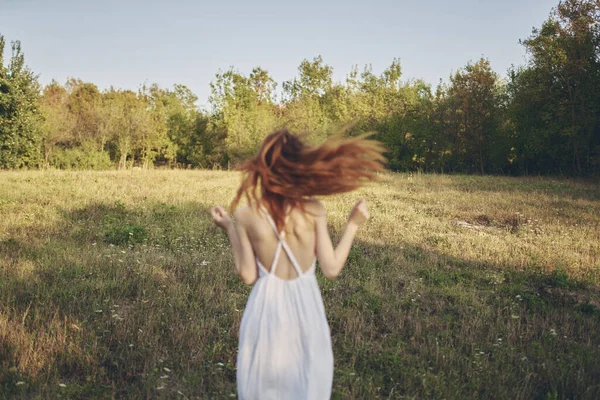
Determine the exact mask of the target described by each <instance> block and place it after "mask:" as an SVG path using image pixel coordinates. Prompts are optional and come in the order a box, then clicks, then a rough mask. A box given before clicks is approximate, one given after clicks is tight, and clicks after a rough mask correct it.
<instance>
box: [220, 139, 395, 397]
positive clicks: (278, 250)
mask: <svg viewBox="0 0 600 400" xmlns="http://www.w3.org/2000/svg"><path fill="white" fill-rule="evenodd" d="M383 151H384V149H383V147H382V146H381V144H380V143H379V142H374V141H370V140H366V139H365V137H364V136H362V137H357V138H350V139H330V140H328V141H326V142H325V143H324V144H322V145H321V146H318V147H309V146H306V145H304V144H303V143H302V141H301V140H300V138H298V137H297V136H295V135H292V134H290V133H289V132H287V131H280V132H275V133H273V134H271V135H269V136H268V137H267V138H266V139H265V141H264V142H263V144H262V147H261V149H260V151H259V153H258V155H257V156H256V157H255V158H254V159H251V160H249V161H247V162H246V163H245V164H244V165H243V166H242V170H243V171H244V172H245V176H244V178H243V180H242V184H241V187H240V188H239V190H238V192H237V196H236V197H235V199H234V201H233V203H232V205H231V209H234V208H235V207H236V206H237V204H238V203H239V201H240V200H241V198H242V197H246V199H247V200H248V206H246V207H242V208H239V209H238V210H237V211H236V212H235V214H234V216H235V224H234V223H233V222H232V220H231V218H230V217H229V215H228V214H227V212H226V211H225V210H224V209H223V208H222V207H220V206H219V207H215V208H214V209H212V210H211V211H212V216H213V220H214V222H215V224H217V225H218V226H219V227H221V228H223V229H224V230H225V231H226V232H227V234H228V236H229V240H230V241H231V247H232V249H233V255H234V260H235V270H236V272H237V273H238V274H239V275H240V277H241V278H242V280H243V281H244V283H246V284H248V285H254V288H253V289H252V292H251V294H250V297H249V299H248V303H247V305H246V309H245V311H244V315H243V317H242V323H241V327H240V342H239V351H238V359H237V384H238V395H239V398H240V399H310V400H313V399H328V398H329V397H330V394H331V384H332V380H333V352H332V347H331V337H330V332H329V325H328V323H327V318H326V316H325V309H324V307H323V300H322V298H321V293H320V291H319V287H318V284H317V279H316V276H315V264H316V261H317V260H318V261H319V266H320V268H321V270H322V272H323V274H324V275H325V277H327V278H329V279H334V278H335V277H337V276H338V274H339V273H340V271H341V270H342V268H343V266H344V263H345V262H346V259H347V258H348V253H349V251H350V247H351V245H352V241H353V239H354V235H355V234H356V231H357V229H358V227H359V226H360V225H361V224H362V223H363V222H365V221H366V220H367V219H368V218H369V213H368V211H367V206H366V203H365V201H364V200H361V201H359V202H358V203H356V205H355V206H354V208H352V211H351V212H350V216H349V217H348V222H347V224H346V228H345V230H344V233H343V235H342V237H341V239H340V242H339V244H338V245H337V247H336V248H335V249H334V248H333V245H332V243H331V239H330V237H329V233H328V231H327V221H326V217H325V208H324V207H323V205H322V204H321V202H320V201H318V200H316V199H314V198H312V197H311V196H318V195H330V194H335V193H342V192H348V191H351V190H354V189H356V188H358V187H359V186H360V185H361V183H363V182H364V181H365V180H372V179H375V177H376V173H377V172H378V171H381V170H382V169H383V162H384V161H385V159H384V157H383V156H382V152H383Z"/></svg>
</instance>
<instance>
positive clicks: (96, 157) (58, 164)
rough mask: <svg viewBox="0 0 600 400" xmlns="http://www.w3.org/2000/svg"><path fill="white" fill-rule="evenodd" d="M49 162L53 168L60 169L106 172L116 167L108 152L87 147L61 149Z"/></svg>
mask: <svg viewBox="0 0 600 400" xmlns="http://www.w3.org/2000/svg"><path fill="white" fill-rule="evenodd" d="M49 161H50V165H51V166H53V167H55V168H60V169H78V170H84V169H85V170H90V169H91V170H106V169H111V168H113V167H114V164H113V162H112V161H111V160H110V156H109V154H108V153H107V152H105V151H98V150H97V149H94V148H92V147H91V146H85V145H84V146H83V147H76V148H72V149H60V150H58V151H57V152H55V153H54V154H53V155H52V156H51V157H50V160H49Z"/></svg>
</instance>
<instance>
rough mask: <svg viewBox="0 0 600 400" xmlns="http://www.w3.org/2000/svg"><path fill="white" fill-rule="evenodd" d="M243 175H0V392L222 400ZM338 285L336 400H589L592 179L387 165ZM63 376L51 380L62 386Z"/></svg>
mask: <svg viewBox="0 0 600 400" xmlns="http://www.w3.org/2000/svg"><path fill="white" fill-rule="evenodd" d="M238 182H239V176H238V175H237V174H235V173H228V172H209V171H127V172H60V171H45V172H43V171H38V172H2V173H0V188H1V190H0V216H1V218H0V398H24V399H25V398H27V399H28V398H36V397H37V398H42V399H45V398H182V399H184V398H190V399H191V398H230V396H235V357H236V350H237V334H238V330H239V323H240V318H241V315H242V311H243V309H244V305H245V302H246V299H247V296H248V294H249V292H250V288H248V287H245V286H243V285H242V284H241V282H240V281H239V279H237V278H236V276H235V275H234V273H233V268H232V256H231V254H230V249H229V244H228V241H227V238H226V237H225V235H224V234H223V233H222V232H220V231H219V230H218V229H217V228H215V227H213V226H212V223H211V221H210V218H209V215H208V209H209V207H211V206H212V205H214V204H223V205H225V204H227V203H228V202H229V201H230V200H231V198H232V197H233V194H234V192H235V190H236V185H237V183H238ZM359 197H363V198H366V199H367V201H368V204H369V206H370V211H371V215H372V218H371V220H370V221H369V222H368V223H367V224H366V225H365V227H364V228H363V229H362V230H361V231H360V232H359V234H358V236H357V240H356V244H355V247H354V248H353V249H352V251H351V253H350V257H349V261H348V263H347V265H346V267H345V269H344V271H343V272H342V275H341V277H340V278H339V279H338V280H336V281H326V280H325V279H322V276H321V275H320V273H319V281H320V284H321V288H322V291H323V297H324V301H325V305H326V310H327V314H328V318H329V321H330V325H331V328H332V336H333V344H334V355H335V362H336V366H335V378H334V388H333V392H334V394H333V398H336V399H347V398H357V399H358V398H360V399H362V398H407V399H412V398H419V399H421V398H435V399H466V398H486V399H530V398H533V399H580V398H581V399H597V398H600V379H598V376H599V375H598V371H600V287H599V285H600V187H599V186H598V185H597V183H594V182H584V181H573V180H567V179H551V178H502V177H477V176H440V175H408V174H394V175H385V176H383V177H382V181H381V182H379V183H377V184H373V185H370V186H368V187H366V188H364V189H362V190H360V191H359V192H357V193H352V194H348V195H343V196H334V197H332V198H327V199H324V202H325V205H326V207H327V209H328V211H329V224H330V229H331V232H332V235H333V236H334V237H336V236H337V235H339V233H340V231H341V229H342V227H343V224H344V222H345V218H346V216H347V214H348V212H349V210H350V208H351V206H352V205H353V204H354V201H355V200H356V199H357V198H359ZM61 385H62V386H61Z"/></svg>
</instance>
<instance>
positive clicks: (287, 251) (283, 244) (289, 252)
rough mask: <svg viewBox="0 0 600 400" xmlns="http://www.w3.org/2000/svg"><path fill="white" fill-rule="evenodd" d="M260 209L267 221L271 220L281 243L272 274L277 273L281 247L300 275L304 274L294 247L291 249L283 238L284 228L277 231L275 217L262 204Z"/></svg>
mask: <svg viewBox="0 0 600 400" xmlns="http://www.w3.org/2000/svg"><path fill="white" fill-rule="evenodd" d="M260 209H261V210H262V212H263V213H264V214H265V217H266V218H267V221H269V224H270V225H271V227H272V228H273V232H275V235H276V236H277V239H278V240H279V243H277V249H276V250H275V256H274V257H273V263H272V265H271V271H270V273H271V274H274V273H275V268H277V262H278V261H279V256H280V254H281V248H283V251H285V254H287V256H288V258H289V259H290V262H291V263H292V266H293V267H294V269H295V270H296V273H297V274H298V276H300V275H302V274H303V272H302V269H301V268H300V265H299V264H298V261H297V260H296V257H295V256H294V253H292V249H290V246H289V245H288V244H287V242H286V241H285V240H284V239H283V238H284V236H285V230H283V231H281V232H279V231H277V225H276V224H275V221H273V218H271V215H269V212H268V211H267V210H266V209H265V208H264V207H263V206H261V207H260ZM287 219H288V216H286V218H285V222H286V223H287ZM284 226H285V225H284Z"/></svg>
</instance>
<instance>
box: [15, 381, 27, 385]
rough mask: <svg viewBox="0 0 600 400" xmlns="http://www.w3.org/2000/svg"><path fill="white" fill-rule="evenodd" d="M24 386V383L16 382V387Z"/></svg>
mask: <svg viewBox="0 0 600 400" xmlns="http://www.w3.org/2000/svg"><path fill="white" fill-rule="evenodd" d="M24 384H25V382H23V381H19V382H17V386H21V385H24Z"/></svg>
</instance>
